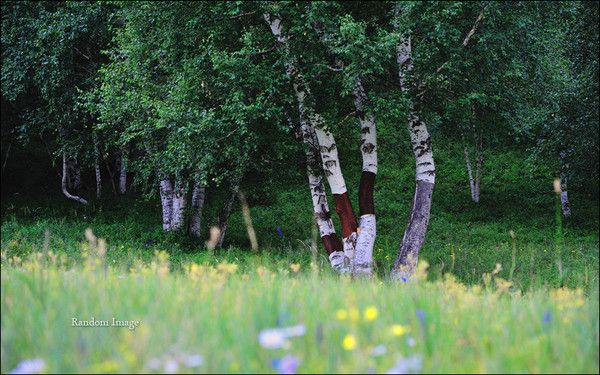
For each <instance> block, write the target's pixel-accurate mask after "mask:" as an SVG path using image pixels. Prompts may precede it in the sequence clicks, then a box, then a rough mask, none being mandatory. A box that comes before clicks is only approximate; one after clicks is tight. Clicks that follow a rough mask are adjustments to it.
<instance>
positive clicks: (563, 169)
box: [559, 151, 571, 219]
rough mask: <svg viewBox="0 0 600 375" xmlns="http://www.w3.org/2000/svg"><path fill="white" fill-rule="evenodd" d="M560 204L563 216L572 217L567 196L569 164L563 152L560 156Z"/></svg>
mask: <svg viewBox="0 0 600 375" xmlns="http://www.w3.org/2000/svg"><path fill="white" fill-rule="evenodd" d="M559 156H560V203H561V207H562V214H563V216H564V217H565V218H567V219H568V218H569V217H571V208H570V207H569V196H568V194H567V176H568V172H569V171H568V169H569V164H568V162H567V153H566V152H564V151H561V152H560V154H559Z"/></svg>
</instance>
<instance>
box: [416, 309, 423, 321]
mask: <svg viewBox="0 0 600 375" xmlns="http://www.w3.org/2000/svg"><path fill="white" fill-rule="evenodd" d="M417 318H418V319H419V321H420V322H421V324H425V311H423V310H422V309H417Z"/></svg>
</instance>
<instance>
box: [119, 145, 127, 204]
mask: <svg viewBox="0 0 600 375" xmlns="http://www.w3.org/2000/svg"><path fill="white" fill-rule="evenodd" d="M126 191H127V151H121V152H120V153H119V194H125V192H126Z"/></svg>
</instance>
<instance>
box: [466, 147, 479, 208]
mask: <svg viewBox="0 0 600 375" xmlns="http://www.w3.org/2000/svg"><path fill="white" fill-rule="evenodd" d="M465 162H466V164H467V174H468V175H469V188H470V190H471V200H472V201H473V202H477V200H476V198H475V179H474V177H473V167H472V166H471V159H470V158H469V147H468V146H465Z"/></svg>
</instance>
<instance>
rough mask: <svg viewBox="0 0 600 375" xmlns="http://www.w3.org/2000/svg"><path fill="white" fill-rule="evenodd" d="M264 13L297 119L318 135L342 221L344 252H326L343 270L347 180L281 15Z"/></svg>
mask: <svg viewBox="0 0 600 375" xmlns="http://www.w3.org/2000/svg"><path fill="white" fill-rule="evenodd" d="M263 16H264V19H265V21H266V22H267V24H268V25H269V27H270V28H271V32H272V33H273V35H274V36H275V37H276V38H277V42H278V47H279V49H280V50H281V51H282V52H283V54H284V55H285V56H286V58H287V61H286V63H285V66H286V73H287V74H288V76H289V77H290V78H291V79H292V82H293V87H294V92H295V94H296V99H297V101H298V108H299V112H300V122H301V123H302V124H303V125H304V124H305V126H310V127H311V128H312V131H314V132H315V134H316V135H317V140H318V144H319V151H320V154H321V159H322V163H323V172H324V173H325V175H326V177H327V180H328V182H329V186H330V188H331V191H332V193H333V197H334V200H335V206H336V212H337V213H338V215H339V217H340V221H341V224H342V237H343V249H344V254H343V255H342V254H340V253H337V252H336V253H335V254H334V253H331V254H329V258H330V261H331V264H332V267H333V268H334V269H336V270H338V271H341V272H346V271H347V267H345V266H341V264H342V263H344V264H345V263H349V261H348V262H346V261H345V260H344V262H340V259H343V257H344V256H345V257H346V258H349V259H352V258H353V257H354V247H355V245H356V237H357V230H358V224H357V223H356V218H355V217H354V212H353V210H352V206H351V204H350V200H349V198H348V194H347V191H346V184H345V182H344V178H343V175H342V173H341V169H340V164H339V159H338V156H337V148H336V145H335V139H334V137H333V134H331V132H329V131H327V130H326V129H325V127H324V124H323V119H322V117H321V116H320V115H319V114H317V113H315V111H314V98H313V97H312V95H311V93H310V89H309V87H308V85H307V83H306V81H305V80H304V77H303V76H302V74H301V72H300V70H299V69H298V67H297V60H296V57H295V56H293V55H292V54H291V53H290V48H289V44H288V40H289V37H288V36H287V35H284V33H283V30H282V26H281V17H280V16H279V15H276V14H270V13H265V14H264V15H263ZM309 179H310V172H309ZM315 182H316V181H315Z"/></svg>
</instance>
